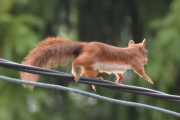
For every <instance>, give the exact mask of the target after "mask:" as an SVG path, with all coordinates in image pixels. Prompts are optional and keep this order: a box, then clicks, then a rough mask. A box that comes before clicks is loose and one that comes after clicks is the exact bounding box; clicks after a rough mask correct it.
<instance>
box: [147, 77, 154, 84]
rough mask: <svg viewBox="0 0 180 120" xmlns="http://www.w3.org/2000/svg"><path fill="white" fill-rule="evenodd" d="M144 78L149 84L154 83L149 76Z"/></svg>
mask: <svg viewBox="0 0 180 120" xmlns="http://www.w3.org/2000/svg"><path fill="white" fill-rule="evenodd" d="M145 79H146V80H147V81H148V82H149V83H150V84H154V83H153V81H152V80H151V78H149V77H146V78H145Z"/></svg>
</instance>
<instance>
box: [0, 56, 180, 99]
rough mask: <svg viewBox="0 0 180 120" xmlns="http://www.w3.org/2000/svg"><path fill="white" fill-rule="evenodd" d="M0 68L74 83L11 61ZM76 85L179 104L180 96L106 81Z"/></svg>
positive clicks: (84, 81) (83, 79)
mask: <svg viewBox="0 0 180 120" xmlns="http://www.w3.org/2000/svg"><path fill="white" fill-rule="evenodd" d="M0 66H2V67H5V68H9V69H14V70H18V71H24V72H29V73H34V74H40V75H46V76H51V77H55V78H59V79H64V81H65V80H66V81H68V82H75V81H74V77H73V75H71V74H68V73H64V72H59V71H55V70H50V69H45V68H40V67H34V66H28V65H22V64H18V63H15V62H12V61H8V60H4V59H0ZM78 83H82V84H89V85H92V84H93V85H97V86H101V87H105V88H109V89H114V90H118V91H123V92H129V93H135V94H141V95H146V96H150V97H155V98H159V99H162V100H168V101H172V102H180V96H177V95H169V94H166V93H163V92H160V91H156V90H152V89H147V88H142V87H136V86H129V85H123V84H116V83H114V82H111V81H107V80H98V79H93V78H88V77H80V81H79V82H78Z"/></svg>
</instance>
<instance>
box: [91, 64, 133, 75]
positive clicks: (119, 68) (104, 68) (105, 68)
mask: <svg viewBox="0 0 180 120" xmlns="http://www.w3.org/2000/svg"><path fill="white" fill-rule="evenodd" d="M92 67H93V69H94V70H98V71H99V72H106V73H124V72H126V70H127V69H131V66H130V65H121V64H116V63H114V64H108V63H105V62H96V63H94V64H93V65H92Z"/></svg>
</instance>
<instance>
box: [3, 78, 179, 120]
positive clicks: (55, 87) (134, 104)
mask: <svg viewBox="0 0 180 120" xmlns="http://www.w3.org/2000/svg"><path fill="white" fill-rule="evenodd" d="M0 79H1V80H4V81H9V82H13V83H18V84H26V85H33V86H38V87H45V88H51V89H57V90H63V91H67V92H72V93H76V94H80V95H84V96H88V97H92V98H96V99H99V100H104V101H107V102H111V103H116V104H121V105H126V106H132V107H140V108H146V109H150V110H155V111H158V112H162V113H165V114H169V115H173V116H176V117H180V113H178V112H174V111H170V110H167V109H163V108H159V107H155V106H150V105H146V104H141V103H135V102H128V101H123V100H117V99H112V98H109V97H105V96H101V95H97V94H93V93H89V92H85V91H81V90H77V89H73V88H68V87H64V86H60V85H53V84H47V83H40V82H30V81H23V80H19V79H14V78H10V77H5V76H0Z"/></svg>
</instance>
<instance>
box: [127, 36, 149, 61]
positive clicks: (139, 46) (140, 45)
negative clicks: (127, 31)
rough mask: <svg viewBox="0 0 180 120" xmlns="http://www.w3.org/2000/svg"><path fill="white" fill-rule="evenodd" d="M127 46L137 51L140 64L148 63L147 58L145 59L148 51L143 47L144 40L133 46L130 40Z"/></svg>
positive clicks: (144, 44)
mask: <svg viewBox="0 0 180 120" xmlns="http://www.w3.org/2000/svg"><path fill="white" fill-rule="evenodd" d="M128 46H129V47H132V48H135V49H137V50H138V51H139V53H140V56H141V60H142V63H143V64H147V62H148V58H147V54H148V51H147V50H146V49H145V46H146V39H145V38H144V40H143V41H142V43H138V44H135V43H134V41H133V40H130V41H129V44H128Z"/></svg>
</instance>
